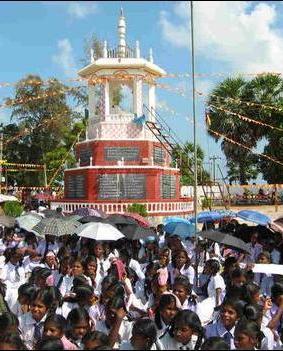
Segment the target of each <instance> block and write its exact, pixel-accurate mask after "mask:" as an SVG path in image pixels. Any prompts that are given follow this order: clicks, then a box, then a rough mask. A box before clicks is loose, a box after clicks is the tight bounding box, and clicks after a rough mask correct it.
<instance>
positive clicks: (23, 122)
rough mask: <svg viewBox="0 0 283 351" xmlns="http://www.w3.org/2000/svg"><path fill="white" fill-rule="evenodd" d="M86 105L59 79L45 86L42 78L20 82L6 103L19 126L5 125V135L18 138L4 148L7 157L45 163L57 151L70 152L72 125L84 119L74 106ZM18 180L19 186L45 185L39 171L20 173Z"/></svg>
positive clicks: (11, 159)
mask: <svg viewBox="0 0 283 351" xmlns="http://www.w3.org/2000/svg"><path fill="white" fill-rule="evenodd" d="M34 82H36V84H34ZM70 101H71V102H70ZM85 102H86V97H85V94H84V92H82V91H81V90H80V89H76V88H70V87H67V86H65V85H64V84H62V83H60V82H59V81H58V80H56V79H50V80H48V81H47V82H45V83H44V82H43V81H42V79H41V78H40V77H39V76H33V75H29V76H27V77H26V78H24V79H22V80H20V81H19V82H18V84H17V85H16V88H15V97H14V99H13V100H12V99H7V100H6V104H7V105H8V106H10V107H11V111H12V112H11V118H12V119H14V120H16V121H17V122H18V124H15V123H14V124H10V125H8V126H6V127H5V128H4V132H7V134H8V135H9V136H11V137H13V136H17V134H18V137H17V139H16V141H17V142H16V143H15V142H12V143H10V145H9V146H8V148H5V149H4V158H7V159H8V160H9V161H10V162H16V163H17V162H20V163H32V164H43V163H44V162H48V160H49V159H50V153H55V154H56V152H57V151H55V150H56V149H57V148H61V149H64V148H65V149H66V150H67V149H68V148H69V146H70V142H71V139H72V137H71V138H70V137H68V135H69V134H70V131H71V130H72V126H73V125H74V123H76V122H77V121H80V120H82V119H83V116H82V115H81V114H80V113H78V112H76V110H75V109H74V107H76V106H78V105H81V104H82V103H85ZM10 139H11V138H10ZM47 155H48V156H47ZM48 168H49V163H47V169H48ZM17 180H18V184H21V183H22V184H26V185H40V184H41V185H42V175H40V174H38V173H36V172H27V173H21V174H19V175H17Z"/></svg>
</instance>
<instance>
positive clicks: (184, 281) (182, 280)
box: [173, 275, 192, 295]
mask: <svg viewBox="0 0 283 351" xmlns="http://www.w3.org/2000/svg"><path fill="white" fill-rule="evenodd" d="M173 285H182V287H183V288H184V289H186V292H187V294H188V295H190V294H191V293H192V284H191V283H190V280H189V278H188V277H186V276H185V275H179V276H178V277H176V278H175V280H174V284H173Z"/></svg>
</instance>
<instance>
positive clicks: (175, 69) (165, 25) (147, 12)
mask: <svg viewBox="0 0 283 351" xmlns="http://www.w3.org/2000/svg"><path fill="white" fill-rule="evenodd" d="M121 5H122V6H123V8H124V13H125V16H126V21H127V35H126V38H127V43H128V44H129V45H130V46H132V47H134V43H135V41H136V40H139V41H140V47H141V53H142V56H144V57H148V52H149V48H150V47H152V48H153V55H154V62H155V63H156V64H158V65H160V66H161V67H162V68H163V69H165V70H166V71H167V72H168V73H190V71H191V56H190V55H191V53H190V32H189V23H190V22H189V19H190V17H189V13H190V12H189V11H190V7H189V2H188V1H182V2H178V1H171V2H170V1H167V2H166V1H160V2H158V1H149V2H145V1H132V2H130V1H110V2H104V1H97V2H94V1H90V2H76V1H54V2H51V1H23V2H22V1H21V2H10V1H9V2H5V1H2V2H1V3H0V52H1V59H0V62H1V67H0V75H1V78H0V81H1V82H16V81H17V80H19V79H21V78H23V77H25V76H26V75H27V74H29V73H32V74H39V75H40V76H41V77H42V78H43V79H47V78H50V77H56V78H58V79H59V80H65V79H68V78H71V77H75V76H76V71H77V70H78V69H80V68H81V65H80V63H79V60H80V58H82V56H83V44H84V39H85V38H88V37H89V36H90V35H91V34H93V33H95V34H96V35H97V36H98V37H99V38H100V39H102V40H107V41H108V43H109V45H110V46H113V47H114V46H116V43H117V21H118V14H119V9H120V6H121ZM194 6H195V19H194V22H195V48H196V58H195V63H196V72H198V73H203V74H206V75H205V76H203V77H201V78H198V79H197V81H196V88H197V90H200V91H202V92H204V93H208V92H209V91H210V89H211V88H213V87H214V86H215V84H216V83H217V82H219V81H221V80H222V79H224V78H225V77H228V76H229V75H230V76H231V75H232V76H235V73H236V72H239V73H258V72H263V71H276V72H282V71H283V61H282V57H283V31H282V29H283V27H282V23H283V22H282V20H283V11H282V10H283V6H282V2H281V1H278V2H265V1H253V2H242V1H233V2H229V1H223V2H222V1H221V2H218V1H209V2H206V1H201V2H194ZM219 72H224V74H223V76H221V77H215V76H214V73H219ZM160 83H164V84H170V85H171V86H172V87H173V88H178V87H179V88H180V87H182V88H184V89H186V90H187V94H188V95H189V97H187V98H184V97H182V96H180V95H179V94H176V93H174V92H170V91H168V90H166V89H158V90H157V97H158V101H159V103H160V104H161V105H162V106H164V105H166V106H167V107H168V108H170V109H173V110H174V111H176V112H177V114H176V115H175V116H173V115H172V114H169V113H168V112H166V111H165V110H164V109H160V110H159V112H160V114H161V116H162V117H163V118H165V119H166V121H167V122H168V124H169V125H171V126H172V127H173V128H174V129H175V131H176V132H177V133H178V135H179V136H180V137H181V138H182V140H183V141H186V140H189V141H192V136H193V132H192V124H191V123H190V122H188V118H191V116H192V104H191V90H190V89H191V80H190V78H177V79H172V78H164V79H162V80H160ZM12 94H13V90H12V88H4V87H0V101H2V100H3V99H4V98H5V97H10V96H12ZM9 113H10V110H8V109H1V110H0V119H1V121H2V120H4V121H6V122H7V121H8V120H9ZM188 116H189V117H188ZM197 120H198V123H199V125H200V126H204V100H203V99H198V100H197ZM200 126H198V128H197V138H198V142H199V143H200V145H201V146H202V148H203V150H204V152H205V154H206V160H205V161H206V162H207V161H208V158H209V157H211V156H212V155H214V154H215V155H217V156H220V157H221V158H222V159H221V161H219V163H220V164H221V165H222V167H223V169H225V157H224V155H223V154H222V152H221V150H220V143H215V142H214V141H213V139H211V138H210V137H208V136H207V134H206V133H205V131H204V129H203V128H201V127H200ZM247 127H248V126H247ZM262 145H263V143H261V145H259V148H258V149H259V150H262Z"/></svg>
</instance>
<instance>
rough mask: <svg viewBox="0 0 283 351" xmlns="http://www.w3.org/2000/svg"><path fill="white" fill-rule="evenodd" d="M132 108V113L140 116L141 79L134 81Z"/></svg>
mask: <svg viewBox="0 0 283 351" xmlns="http://www.w3.org/2000/svg"><path fill="white" fill-rule="evenodd" d="M133 91H134V92H133V105H134V106H133V107H134V113H136V114H137V116H138V117H139V116H141V115H142V110H143V108H142V103H143V101H142V98H143V96H142V79H139V78H136V79H134V83H133Z"/></svg>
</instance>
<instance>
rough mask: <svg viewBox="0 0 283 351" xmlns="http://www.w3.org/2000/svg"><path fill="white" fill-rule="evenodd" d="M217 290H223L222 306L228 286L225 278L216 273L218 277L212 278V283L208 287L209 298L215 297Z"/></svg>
mask: <svg viewBox="0 0 283 351" xmlns="http://www.w3.org/2000/svg"><path fill="white" fill-rule="evenodd" d="M216 289H221V294H220V304H221V303H222V301H223V299H224V297H225V290H226V285H225V282H224V279H223V277H222V276H221V275H220V274H219V273H216V275H214V276H212V277H211V278H210V281H209V283H208V286H207V294H208V297H215V296H216Z"/></svg>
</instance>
